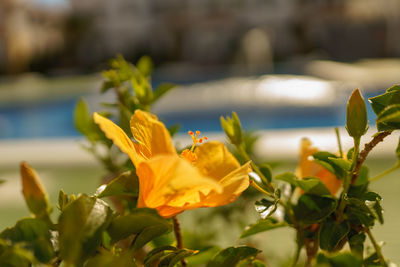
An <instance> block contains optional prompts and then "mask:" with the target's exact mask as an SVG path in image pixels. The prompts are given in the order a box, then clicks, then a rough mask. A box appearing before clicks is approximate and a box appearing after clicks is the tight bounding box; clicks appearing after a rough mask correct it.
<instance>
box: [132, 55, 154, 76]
mask: <svg viewBox="0 0 400 267" xmlns="http://www.w3.org/2000/svg"><path fill="white" fill-rule="evenodd" d="M153 67H154V66H153V61H152V60H151V58H150V57H149V56H142V57H141V58H140V59H139V61H138V62H137V63H136V68H138V70H139V71H140V72H141V73H142V75H143V76H145V77H149V76H150V74H151V72H152V71H153Z"/></svg>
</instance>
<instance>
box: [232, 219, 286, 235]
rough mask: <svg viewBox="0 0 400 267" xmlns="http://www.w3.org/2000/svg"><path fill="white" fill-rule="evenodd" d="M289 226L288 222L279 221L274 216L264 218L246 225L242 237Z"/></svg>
mask: <svg viewBox="0 0 400 267" xmlns="http://www.w3.org/2000/svg"><path fill="white" fill-rule="evenodd" d="M285 226H288V224H287V223H286V222H278V221H276V220H275V219H273V218H267V219H262V220H259V221H258V222H256V223H255V224H251V225H249V226H247V227H246V229H245V230H244V231H243V233H242V235H241V236H240V238H244V237H248V236H252V235H255V234H258V233H261V232H265V231H269V230H272V229H276V228H280V227H285Z"/></svg>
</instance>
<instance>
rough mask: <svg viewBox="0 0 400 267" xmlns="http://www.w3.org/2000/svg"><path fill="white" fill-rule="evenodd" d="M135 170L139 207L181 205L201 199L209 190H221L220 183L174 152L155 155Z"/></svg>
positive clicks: (181, 206)
mask: <svg viewBox="0 0 400 267" xmlns="http://www.w3.org/2000/svg"><path fill="white" fill-rule="evenodd" d="M136 172H137V175H138V177H139V192H140V193H139V201H138V207H150V208H160V207H162V206H170V207H180V208H184V207H185V206H187V205H191V204H195V203H196V204H197V203H200V202H202V201H203V200H204V198H205V196H206V195H208V194H210V193H211V192H214V191H215V192H222V187H221V185H219V184H218V183H217V182H216V181H214V180H213V179H210V178H208V177H205V176H204V175H202V174H201V173H200V172H199V171H198V170H197V169H196V168H195V167H193V165H191V164H190V163H189V162H187V161H186V160H184V159H181V158H179V157H178V156H177V155H162V156H157V157H154V158H152V159H150V160H148V161H145V162H142V163H141V164H139V166H138V167H137V169H136Z"/></svg>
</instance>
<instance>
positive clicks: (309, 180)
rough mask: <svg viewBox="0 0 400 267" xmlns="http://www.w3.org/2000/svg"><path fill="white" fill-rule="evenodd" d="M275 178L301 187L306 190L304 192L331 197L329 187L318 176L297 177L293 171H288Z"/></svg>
mask: <svg viewBox="0 0 400 267" xmlns="http://www.w3.org/2000/svg"><path fill="white" fill-rule="evenodd" d="M275 179H276V180H281V181H285V182H287V183H289V184H291V185H292V186H295V187H299V188H301V189H302V190H304V192H306V193H309V194H312V195H319V196H326V197H331V193H330V192H329V189H328V188H326V186H325V185H324V184H323V183H322V182H321V180H320V179H318V178H316V177H305V178H303V179H297V177H296V176H295V175H294V174H293V173H290V172H286V173H283V174H280V175H277V176H276V177H275Z"/></svg>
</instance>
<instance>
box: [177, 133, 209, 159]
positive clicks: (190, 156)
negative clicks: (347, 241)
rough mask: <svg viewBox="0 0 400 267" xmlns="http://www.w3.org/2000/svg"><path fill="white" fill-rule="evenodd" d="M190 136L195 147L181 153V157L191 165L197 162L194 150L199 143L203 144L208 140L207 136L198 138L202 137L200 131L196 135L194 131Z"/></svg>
mask: <svg viewBox="0 0 400 267" xmlns="http://www.w3.org/2000/svg"><path fill="white" fill-rule="evenodd" d="M188 134H189V135H190V136H191V137H192V140H193V145H192V147H191V148H190V149H185V150H183V151H182V153H181V157H182V158H184V159H186V160H188V161H189V162H190V163H194V162H196V160H197V156H196V154H195V153H194V149H195V147H196V144H197V143H200V144H201V143H203V141H204V140H208V138H207V136H204V137H203V138H198V137H199V135H200V131H196V134H194V133H193V132H192V131H189V132H188Z"/></svg>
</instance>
